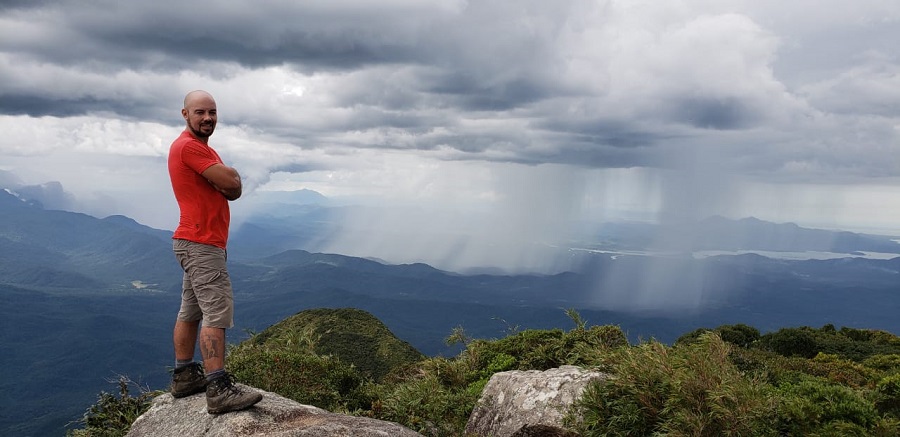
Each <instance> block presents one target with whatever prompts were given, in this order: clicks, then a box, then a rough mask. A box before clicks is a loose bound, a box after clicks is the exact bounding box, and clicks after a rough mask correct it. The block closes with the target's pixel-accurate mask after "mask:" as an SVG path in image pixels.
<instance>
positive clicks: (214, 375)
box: [206, 369, 225, 381]
mask: <svg viewBox="0 0 900 437" xmlns="http://www.w3.org/2000/svg"><path fill="white" fill-rule="evenodd" d="M220 376H225V369H219V370H213V371H212V372H209V373H207V374H206V380H207V381H212V380H214V379H216V378H218V377H220Z"/></svg>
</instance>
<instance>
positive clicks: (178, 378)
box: [171, 363, 206, 398]
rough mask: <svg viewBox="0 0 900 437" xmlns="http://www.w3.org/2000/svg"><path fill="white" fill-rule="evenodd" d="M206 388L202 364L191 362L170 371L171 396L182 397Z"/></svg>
mask: <svg viewBox="0 0 900 437" xmlns="http://www.w3.org/2000/svg"><path fill="white" fill-rule="evenodd" d="M203 390H206V375H204V374H203V366H201V365H200V364H197V363H191V364H188V365H187V366H184V367H182V368H180V369H175V371H174V372H173V373H172V389H171V392H172V396H173V397H175V398H183V397H185V396H190V395H193V394H197V393H200V392H202V391H203Z"/></svg>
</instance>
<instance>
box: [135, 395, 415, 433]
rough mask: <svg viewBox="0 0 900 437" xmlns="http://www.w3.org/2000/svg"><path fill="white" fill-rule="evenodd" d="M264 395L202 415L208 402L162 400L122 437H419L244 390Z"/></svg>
mask: <svg viewBox="0 0 900 437" xmlns="http://www.w3.org/2000/svg"><path fill="white" fill-rule="evenodd" d="M242 388H246V389H247V390H255V391H258V392H260V393H262V394H263V399H262V401H260V403H258V404H256V405H254V406H253V407H251V408H249V409H247V410H244V411H237V412H233V413H227V414H222V415H215V416H214V415H211V414H208V413H207V412H206V396H205V395H204V394H198V395H194V396H189V397H186V398H182V399H175V398H173V397H172V395H171V394H168V393H167V394H164V395H160V396H158V397H156V399H154V400H153V405H152V406H151V407H150V409H149V410H148V411H147V412H146V413H144V414H143V415H141V416H140V417H138V419H137V420H135V422H134V424H132V426H131V431H129V432H128V434H127V436H126V437H187V436H190V437H199V436H204V437H239V436H240V437H305V436H309V437H313V436H315V437H330V436H340V437H422V436H421V434H419V433H417V432H414V431H412V430H410V429H409V428H405V427H403V426H401V425H398V424H396V423H393V422H385V421H382V420H375V419H368V418H364V417H354V416H345V415H341V414H335V413H330V412H328V411H325V410H323V409H321V408H317V407H312V406H309V405H302V404H299V403H297V402H295V401H292V400H290V399H287V398H284V397H282V396H279V395H277V394H275V393H269V392H266V391H262V390H257V389H254V388H252V387H248V386H242Z"/></svg>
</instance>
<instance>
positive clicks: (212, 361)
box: [200, 326, 225, 374]
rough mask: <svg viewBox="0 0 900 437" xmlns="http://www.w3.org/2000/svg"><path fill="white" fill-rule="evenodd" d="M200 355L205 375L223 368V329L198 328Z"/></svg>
mask: <svg viewBox="0 0 900 437" xmlns="http://www.w3.org/2000/svg"><path fill="white" fill-rule="evenodd" d="M200 353H201V354H202V355H203V367H204V368H205V369H206V373H207V374H209V373H211V372H215V371H216V370H222V369H224V368H225V329H223V328H212V327H209V326H204V327H202V328H200Z"/></svg>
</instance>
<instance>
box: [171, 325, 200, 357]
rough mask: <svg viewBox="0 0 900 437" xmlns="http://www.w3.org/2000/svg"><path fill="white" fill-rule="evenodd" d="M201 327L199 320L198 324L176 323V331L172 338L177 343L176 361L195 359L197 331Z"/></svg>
mask: <svg viewBox="0 0 900 437" xmlns="http://www.w3.org/2000/svg"><path fill="white" fill-rule="evenodd" d="M199 326H200V321H199V320H198V321H196V322H184V321H181V320H176V321H175V330H174V332H173V334H172V338H173V342H174V343H175V359H176V360H182V361H185V360H193V359H194V348H195V347H197V329H198V328H199Z"/></svg>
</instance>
